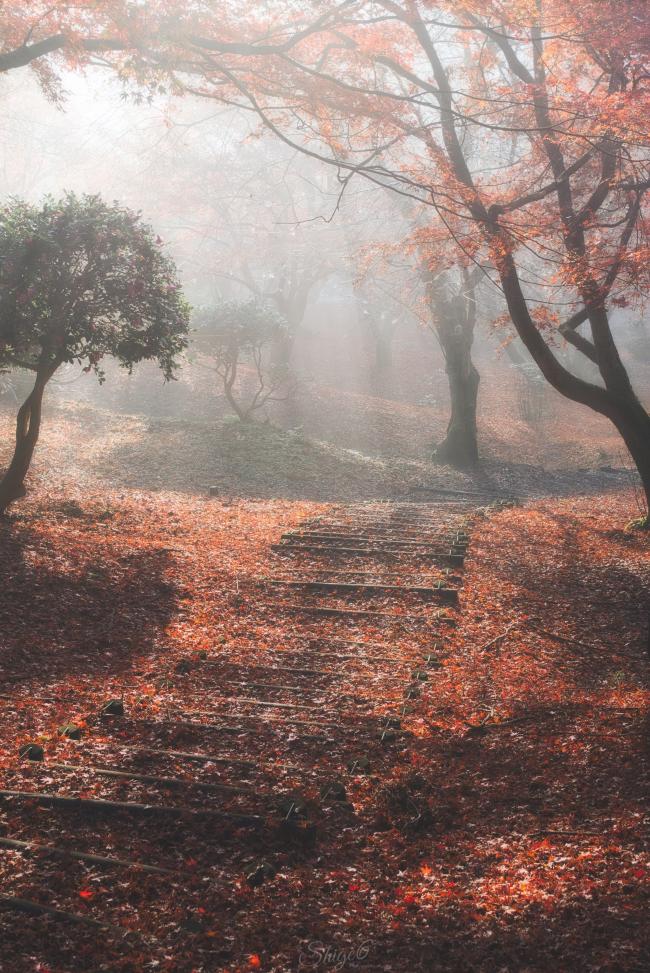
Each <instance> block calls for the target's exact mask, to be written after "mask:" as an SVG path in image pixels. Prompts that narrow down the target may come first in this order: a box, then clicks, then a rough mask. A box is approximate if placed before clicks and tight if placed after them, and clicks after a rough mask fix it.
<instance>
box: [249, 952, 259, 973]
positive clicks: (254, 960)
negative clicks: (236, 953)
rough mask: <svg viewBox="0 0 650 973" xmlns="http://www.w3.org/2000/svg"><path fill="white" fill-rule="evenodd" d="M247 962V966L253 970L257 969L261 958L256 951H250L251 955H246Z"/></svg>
mask: <svg viewBox="0 0 650 973" xmlns="http://www.w3.org/2000/svg"><path fill="white" fill-rule="evenodd" d="M248 963H249V966H251V967H252V968H253V969H254V970H259V968H260V966H261V965H262V960H261V959H260V958H259V956H258V955H257V953H251V955H250V956H249V957H248Z"/></svg>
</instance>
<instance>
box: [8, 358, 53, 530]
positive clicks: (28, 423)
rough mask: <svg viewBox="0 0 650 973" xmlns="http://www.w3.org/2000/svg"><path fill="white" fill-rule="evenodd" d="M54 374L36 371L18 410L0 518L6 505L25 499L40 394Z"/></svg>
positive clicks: (44, 370)
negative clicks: (14, 441)
mask: <svg viewBox="0 0 650 973" xmlns="http://www.w3.org/2000/svg"><path fill="white" fill-rule="evenodd" d="M54 371H55V369H54V368H50V367H48V368H39V369H38V371H37V372H36V381H35V382H34V388H33V389H32V391H31V392H30V394H29V395H28V396H27V398H26V399H25V401H24V402H23V404H22V405H21V407H20V409H19V410H18V416H17V418H16V446H15V449H14V455H13V457H12V459H11V463H10V464H9V467H8V469H7V471H6V472H5V475H4V477H3V478H2V480H1V481H0V515H1V514H3V513H4V512H5V510H6V509H7V507H8V506H9V504H10V503H13V501H14V500H18V499H19V497H24V496H25V493H26V490H25V482H24V481H25V477H26V476H27V471H28V470H29V467H30V464H31V461H32V456H33V455H34V449H35V448H36V443H37V442H38V436H39V433H40V429H41V409H42V404H43V393H44V391H45V386H46V385H47V383H48V381H49V380H50V378H51V377H52V375H53V374H54Z"/></svg>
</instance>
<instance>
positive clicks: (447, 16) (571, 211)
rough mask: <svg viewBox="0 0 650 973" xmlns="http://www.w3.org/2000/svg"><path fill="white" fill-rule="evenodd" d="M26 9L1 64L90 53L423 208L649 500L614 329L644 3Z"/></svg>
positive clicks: (641, 423)
mask: <svg viewBox="0 0 650 973" xmlns="http://www.w3.org/2000/svg"><path fill="white" fill-rule="evenodd" d="M30 6H31V5H27V7H26V8H25V9H23V11H22V14H21V18H19V19H21V20H22V28H23V29H24V28H25V27H26V26H27V24H29V28H30V30H31V32H32V33H31V35H30V40H29V43H27V44H23V45H20V46H18V45H17V46H16V47H14V48H13V49H10V43H11V37H13V38H15V37H16V36H17V33H16V30H14V31H13V34H10V39H9V42H8V43H7V50H6V52H5V54H4V55H3V57H4V60H0V69H2V68H3V67H5V68H7V67H12V66H16V65H17V64H18V63H21V64H24V63H27V62H28V61H30V60H32V61H35V60H37V59H40V58H41V57H46V56H49V57H50V58H51V57H53V56H54V57H55V58H61V59H65V58H67V59H68V60H69V59H70V58H74V57H77V58H83V57H86V58H87V57H89V56H90V55H91V54H92V53H93V52H95V53H96V52H98V51H99V52H101V53H102V55H103V57H104V59H105V60H106V61H107V63H110V64H112V65H113V66H116V67H118V68H119V70H120V71H121V72H122V75H123V76H124V77H126V78H131V79H133V80H134V82H136V83H140V84H142V83H144V84H145V85H149V86H151V85H154V84H160V82H161V79H162V78H165V79H167V81H166V83H167V84H168V85H170V87H171V88H172V89H173V90H177V91H179V92H181V91H189V92H193V93H195V94H198V95H200V96H201V97H210V98H215V99H218V100H220V101H222V102H225V103H228V104H236V105H240V106H242V107H243V108H245V109H246V110H248V111H250V112H252V113H253V114H254V115H255V116H257V117H258V118H259V119H260V120H261V122H262V123H263V124H264V125H266V126H267V128H269V129H270V130H271V131H273V132H274V133H275V134H276V136H277V137H279V138H280V139H282V140H283V141H284V142H285V143H288V144H290V145H293V146H295V147H296V148H298V149H299V150H300V151H302V152H304V153H306V154H308V155H310V156H312V157H315V158H317V159H320V160H321V161H324V162H325V163H327V164H328V165H331V166H334V167H335V168H336V169H337V170H338V172H339V174H340V179H341V184H342V191H344V189H345V186H346V185H347V184H348V183H349V181H350V180H351V179H352V178H353V177H363V178H365V179H368V180H371V181H372V182H373V183H375V184H379V185H381V186H384V187H386V188H389V189H391V190H393V191H395V192H397V193H399V194H402V195H405V196H407V197H409V198H413V199H415V200H416V201H417V202H418V203H419V204H420V205H421V206H422V207H426V208H427V209H429V210H430V211H431V213H432V219H431V223H432V226H434V227H435V229H436V232H438V230H439V229H440V228H442V229H443V231H444V233H443V236H444V237H445V239H446V247H447V256H446V259H447V261H449V260H450V259H451V260H452V262H454V263H460V264H461V265H466V266H470V265H474V266H478V267H480V268H481V271H482V273H483V274H484V275H485V276H486V278H488V279H489V280H490V281H491V282H492V284H493V285H494V286H496V287H498V288H499V289H500V291H501V292H502V294H503V299H504V301H505V304H506V305H507V309H508V318H509V321H510V322H511V323H512V325H514V328H515V329H516V331H517V333H518V335H519V337H520V338H521V339H522V341H523V343H524V345H525V346H526V348H527V349H528V352H529V353H530V355H531V356H532V358H533V359H534V361H535V362H536V364H537V365H538V367H539V368H540V370H541V372H542V373H543V375H544V376H545V378H546V379H547V380H548V381H549V382H550V384H551V385H552V386H553V387H554V388H556V389H557V390H558V391H559V392H560V393H562V394H563V395H565V396H566V397H567V398H569V399H572V400H573V401H576V402H579V403H581V404H583V405H585V406H587V407H588V408H591V409H593V410H595V411H596V412H598V413H600V414H602V415H604V416H606V417H607V418H608V419H609V420H610V421H611V422H612V423H613V424H614V425H615V426H616V428H617V430H618V431H619V433H620V435H621V436H622V438H623V440H624V441H625V444H626V446H627V448H628V450H629V452H630V454H631V456H632V458H633V460H634V462H635V464H636V466H637V469H638V471H639V474H640V477H641V480H642V483H643V486H644V490H645V493H646V497H647V498H648V499H650V417H649V416H648V413H647V410H646V409H645V408H644V407H643V405H642V404H641V402H640V400H639V398H638V396H637V394H636V393H635V391H634V389H633V387H632V385H631V382H630V379H629V375H628V372H627V370H626V367H625V365H624V363H623V361H622V359H621V356H620V354H619V351H618V349H617V346H616V342H615V335H614V331H615V312H616V309H617V308H624V307H627V306H634V305H636V306H638V305H639V304H640V303H642V302H643V296H644V292H645V289H646V286H647V268H648V254H649V249H648V238H647V225H648V224H647V216H646V208H645V207H646V194H647V190H648V188H649V187H650V163H649V157H648V139H647V134H646V133H647V128H648V126H647V122H648V118H649V116H650V112H649V106H650V97H649V88H648V74H649V70H648V69H649V59H650V42H649V35H650V25H649V22H648V18H647V16H646V11H645V6H644V4H643V2H641V0H626V2H625V3H624V4H622V5H621V4H620V3H614V2H613V0H605V2H594V0H576V2H571V3H570V2H568V0H518V2H517V3H507V4H506V3H503V2H502V0H488V2H481V3H478V2H473V0H468V2H466V3H462V4H460V5H459V4H458V3H456V2H453V3H452V2H449V0H441V2H435V0H403V2H398V0H349V2H343V3H338V2H334V0H328V2H324V3H322V4H320V5H319V7H318V10H317V11H316V12H315V11H314V8H313V7H312V5H311V4H307V3H303V4H300V3H298V4H296V3H292V2H288V0H273V2H271V3H267V4H265V5H264V6H263V7H257V6H254V5H253V6H251V5H250V4H247V3H244V2H240V0H231V2H228V3H224V4H221V5H220V6H219V11H218V13H216V12H215V11H213V10H212V9H211V8H206V7H205V5H198V6H194V5H192V4H190V5H183V6H182V7H181V6H180V5H178V4H174V3H172V2H154V3H150V4H147V5H146V11H145V8H129V13H128V16H126V15H125V16H122V17H121V18H120V17H117V18H116V17H115V9H116V8H115V6H114V5H107V7H106V8H104V5H101V4H100V5H94V6H95V7H96V9H95V10H94V13H93V16H94V17H95V22H94V23H93V22H90V23H89V22H88V20H87V19H86V20H84V21H83V23H81V24H77V26H76V29H73V28H72V27H70V28H69V31H70V32H69V33H66V28H65V26H64V28H63V29H60V30H58V31H57V32H55V31H54V27H55V26H56V23H58V20H60V19H61V17H63V16H64V15H65V17H68V18H73V14H74V13H75V12H76V13H77V14H78V8H77V5H76V4H62V5H57V8H56V13H55V14H54V13H47V12H45V13H44V12H43V11H42V10H40V9H39V11H38V12H39V14H40V16H38V17H37V16H36V14H35V12H34V11H33V10H30V9H29V8H30ZM39 8H40V5H39ZM107 10H108V11H110V15H109V13H107V12H106V11H107ZM102 15H103V17H104V19H103V20H102ZM53 18H54V19H53ZM56 18H58V20H56ZM73 19H74V18H73ZM82 20H83V18H82ZM467 138H469V141H470V148H469V149H468V148H467V145H466V139H467ZM477 140H480V152H477V149H476V141H477ZM613 318H614V323H613ZM584 324H588V325H589V328H590V336H589V337H587V336H585V335H584V334H583V333H582V332H581V330H580V329H581V327H582V326H583V325H584ZM562 341H565V342H568V343H570V344H571V345H573V346H574V347H575V348H576V349H577V350H578V351H579V352H580V353H581V355H582V356H583V357H584V359H585V361H586V363H587V364H588V365H589V367H590V368H591V374H590V377H588V378H583V377H582V376H581V375H579V374H577V373H575V372H574V371H571V370H570V369H569V368H568V367H567V366H566V365H565V363H564V362H563V360H562V357H561V355H560V354H559V352H558V342H562Z"/></svg>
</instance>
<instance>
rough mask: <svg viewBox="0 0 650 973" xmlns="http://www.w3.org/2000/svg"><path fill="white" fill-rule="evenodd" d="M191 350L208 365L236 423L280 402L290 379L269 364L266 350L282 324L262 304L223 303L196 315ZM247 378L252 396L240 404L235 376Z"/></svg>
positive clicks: (238, 381)
mask: <svg viewBox="0 0 650 973" xmlns="http://www.w3.org/2000/svg"><path fill="white" fill-rule="evenodd" d="M194 321H195V324H196V325H197V344H198V346H199V348H200V349H201V350H202V351H203V352H205V353H206V354H207V355H208V356H209V357H210V358H211V359H212V361H213V367H214V370H215V372H216V373H217V375H218V376H219V378H220V379H221V382H222V385H223V391H224V394H225V396H226V398H227V400H228V402H229V404H230V406H231V407H232V409H233V410H234V412H235V414H236V415H237V417H238V418H239V419H240V420H241V421H242V422H249V421H250V420H251V419H252V417H253V414H254V413H255V412H256V411H257V410H258V409H261V408H262V407H263V406H264V405H265V404H266V403H267V402H277V401H281V400H282V399H284V398H286V394H285V395H282V394H280V393H281V391H282V390H283V389H284V391H285V393H288V392H289V383H290V376H289V372H288V369H287V366H286V365H284V364H280V365H273V364H272V363H271V362H270V360H269V359H270V357H271V349H272V346H273V345H274V344H276V345H277V344H278V343H279V342H281V341H282V339H283V337H284V336H285V335H286V332H287V327H288V326H287V321H286V319H285V318H284V316H283V315H282V314H280V312H279V311H277V310H276V309H275V308H274V307H272V306H270V305H268V304H264V303H263V302H262V301H257V300H251V301H228V302H225V303H223V304H220V305H218V306H217V307H215V308H209V309H202V310H201V311H200V312H198V313H197V314H196V316H195V319H194ZM242 366H244V367H245V368H246V371H247V375H248V377H249V378H252V386H253V390H252V392H251V393H250V395H249V396H248V398H247V399H245V397H244V394H243V392H242V388H241V374H240V372H241V370H242Z"/></svg>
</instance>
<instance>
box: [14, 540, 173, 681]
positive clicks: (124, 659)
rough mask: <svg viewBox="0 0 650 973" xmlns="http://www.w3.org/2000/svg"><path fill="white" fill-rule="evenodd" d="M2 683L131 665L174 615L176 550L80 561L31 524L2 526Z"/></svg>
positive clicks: (106, 671) (88, 673) (100, 554)
mask: <svg viewBox="0 0 650 973" xmlns="http://www.w3.org/2000/svg"><path fill="white" fill-rule="evenodd" d="M0 559H1V562H2V589H1V591H0V683H4V684H5V685H12V684H17V685H21V686H22V687H35V686H38V685H45V684H47V683H49V682H52V681H55V680H58V679H62V678H64V677H72V678H75V679H77V678H83V677H85V676H91V675H99V674H104V675H106V674H110V673H117V672H123V671H124V670H127V669H128V668H129V667H130V666H131V665H132V663H133V661H134V660H135V659H136V658H137V657H138V656H140V655H142V654H143V653H146V652H147V651H148V650H150V649H151V647H152V644H153V641H154V639H155V637H156V635H157V634H158V633H160V632H161V631H163V630H164V628H165V626H166V625H167V624H168V622H169V620H170V618H171V617H172V616H173V614H174V612H175V609H176V605H177V601H178V593H177V591H176V589H175V586H174V585H173V584H170V583H169V581H167V580H166V578H165V575H166V574H167V573H168V571H169V567H170V563H171V562H170V554H169V552H167V551H164V550H149V551H143V550H137V551H133V552H129V553H121V554H113V555H112V556H111V557H110V558H107V557H106V554H105V552H103V551H102V549H101V547H100V548H98V550H97V554H96V556H95V557H94V559H93V560H92V561H90V562H89V561H88V559H87V558H84V559H83V561H81V560H80V561H79V562H78V563H75V562H73V561H71V559H70V557H69V552H68V557H66V553H65V552H64V553H63V554H60V553H59V552H56V554H55V553H53V552H52V551H51V550H47V551H44V549H43V545H42V541H41V539H40V537H39V536H38V535H37V534H36V532H35V531H34V530H32V529H30V528H29V527H25V526H21V525H19V524H16V523H15V522H13V523H12V522H8V523H7V524H5V525H2V526H0Z"/></svg>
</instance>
